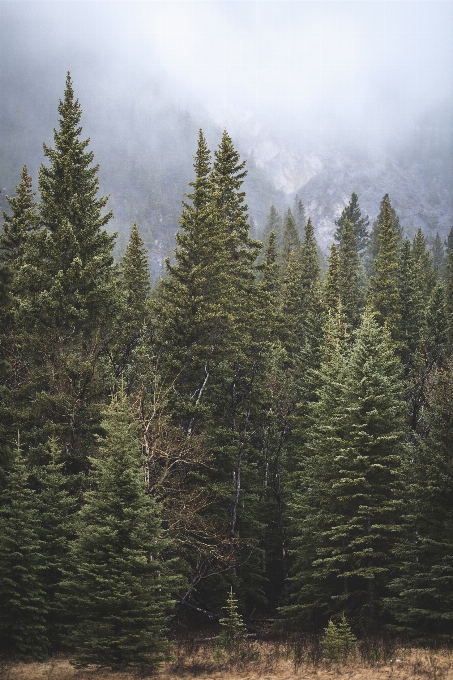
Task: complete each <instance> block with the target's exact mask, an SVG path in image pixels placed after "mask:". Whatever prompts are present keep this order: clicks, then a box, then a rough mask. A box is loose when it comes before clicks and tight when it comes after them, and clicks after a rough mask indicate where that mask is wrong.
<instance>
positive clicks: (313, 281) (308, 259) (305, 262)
mask: <svg viewBox="0 0 453 680" xmlns="http://www.w3.org/2000/svg"><path fill="white" fill-rule="evenodd" d="M300 262H301V266H302V288H303V291H306V292H308V291H309V290H310V288H311V287H312V286H315V285H316V286H318V285H319V282H320V279H321V267H320V265H319V257H318V244H317V242H316V238H315V230H314V227H313V224H312V221H311V218H310V217H309V218H308V220H307V223H306V225H305V229H304V240H303V242H302V245H301V253H300Z"/></svg>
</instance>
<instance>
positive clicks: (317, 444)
mask: <svg viewBox="0 0 453 680" xmlns="http://www.w3.org/2000/svg"><path fill="white" fill-rule="evenodd" d="M398 363H399V362H398V360H397V359H396V358H395V356H394V350H393V345H392V342H391V339H390V336H389V333H388V332H387V331H386V330H385V329H382V328H380V327H379V326H378V325H377V323H376V322H375V321H374V319H373V316H372V314H371V313H370V312H369V311H366V312H365V314H364V317H363V321H362V325H361V327H360V328H359V330H358V331H357V336H356V341H355V345H354V348H353V352H352V355H351V356H350V358H349V359H347V360H345V359H344V358H342V355H341V352H340V353H339V352H338V350H337V351H336V353H334V354H333V355H332V357H331V358H329V361H328V362H327V363H326V364H325V365H324V367H323V369H322V371H321V374H320V378H321V381H320V399H319V402H318V404H316V405H315V407H314V408H315V411H316V415H317V419H316V422H315V424H314V425H313V428H312V433H311V437H310V439H309V441H308V443H307V454H306V455H305V457H304V458H303V461H301V471H300V472H299V479H298V486H299V490H298V492H297V494H296V496H295V502H294V505H295V508H294V515H295V519H294V522H293V532H294V535H295V540H297V546H298V548H297V557H296V562H295V567H294V575H293V581H294V589H295V596H296V603H295V605H294V606H293V607H292V612H293V614H298V615H299V616H300V615H301V614H302V613H303V612H311V613H312V616H315V615H317V616H326V615H327V616H329V615H332V614H333V613H339V612H341V611H345V612H347V613H348V616H349V617H350V618H351V619H352V620H354V621H356V623H357V625H359V626H360V627H361V629H362V630H364V631H371V630H377V629H378V628H379V626H380V625H381V624H382V615H383V611H382V607H383V598H384V597H385V596H386V595H387V584H388V582H389V578H390V577H391V575H392V572H393V570H394V566H393V553H392V549H393V547H394V545H395V541H396V537H397V536H398V533H399V532H400V530H401V527H400V522H399V515H400V513H401V499H400V497H401V481H400V479H401V474H400V470H401V464H402V459H403V458H404V457H405V444H404V438H405V434H406V433H405V409H404V402H403V399H402V391H403V388H402V382H401V376H400V369H399V365H398ZM288 611H289V613H291V608H290V609H289V610H288Z"/></svg>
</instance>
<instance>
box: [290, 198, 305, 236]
mask: <svg viewBox="0 0 453 680" xmlns="http://www.w3.org/2000/svg"><path fill="white" fill-rule="evenodd" d="M293 214H294V220H295V222H296V225H297V231H298V234H299V238H300V239H302V237H303V234H304V229H305V225H306V223H307V216H306V214H305V208H304V205H303V203H302V201H301V200H300V198H299V196H297V194H296V196H295V197H294V208H293Z"/></svg>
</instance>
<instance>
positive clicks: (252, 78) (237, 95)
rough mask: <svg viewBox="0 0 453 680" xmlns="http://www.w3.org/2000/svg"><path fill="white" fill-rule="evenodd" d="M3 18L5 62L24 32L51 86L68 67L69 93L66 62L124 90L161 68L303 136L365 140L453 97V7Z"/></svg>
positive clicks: (183, 96)
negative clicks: (12, 47) (339, 134)
mask: <svg viewBox="0 0 453 680" xmlns="http://www.w3.org/2000/svg"><path fill="white" fill-rule="evenodd" d="M0 12H1V14H0V32H1V35H0V44H1V48H0V49H1V64H4V65H5V66H0V68H2V70H3V69H4V68H10V69H11V68H12V67H13V68H14V67H15V66H16V67H17V66H18V64H17V59H18V56H16V64H11V63H9V62H8V59H7V55H6V54H5V53H6V51H7V50H8V49H9V44H10V40H11V38H12V37H14V39H15V40H17V41H19V42H20V45H21V52H20V57H19V59H20V58H21V57H22V59H23V62H24V63H27V62H28V63H30V60H31V61H32V62H33V65H34V64H36V63H39V64H40V67H41V74H40V77H41V78H42V79H43V80H46V79H47V78H49V77H51V78H55V77H56V75H57V74H59V82H58V86H59V87H60V89H61V81H62V79H63V73H64V71H65V70H71V72H72V73H73V75H74V80H75V82H76V84H77V86H78V88H79V89H81V90H84V89H87V87H88V88H89V87H91V86H93V85H94V83H93V82H92V79H93V78H94V77H95V78H96V79H97V82H96V87H98V88H101V89H102V88H103V87H105V85H106V84H108V85H109V87H113V88H115V89H116V91H117V94H118V95H119V96H121V95H123V96H124V97H127V96H128V95H129V94H130V92H129V91H128V87H130V85H131V80H133V81H134V82H136V80H137V78H140V77H146V76H151V77H152V78H153V80H154V81H155V82H157V83H159V85H160V86H161V87H163V88H165V90H166V91H168V92H169V93H171V95H172V96H173V97H175V98H177V100H178V101H179V102H181V103H182V104H183V105H188V106H189V107H191V108H192V107H196V106H198V105H200V104H201V105H204V106H206V107H207V108H208V110H209V111H213V112H215V115H216V118H217V119H218V121H219V122H220V123H222V122H223V120H224V121H225V122H227V121H228V119H229V117H231V112H232V110H234V109H236V110H237V108H238V107H239V108H240V109H243V110H244V111H246V112H247V113H249V114H253V116H254V117H256V119H257V121H258V123H262V124H265V125H266V126H268V127H269V128H271V129H275V130H278V131H280V132H283V131H288V132H290V133H291V134H292V135H294V136H297V134H298V133H304V132H307V131H310V132H311V133H315V134H317V133H327V134H330V133H334V134H337V133H338V132H341V133H342V134H349V135H351V136H352V137H355V138H359V139H360V138H365V137H366V136H367V135H373V136H379V135H382V134H383V133H385V132H386V133H391V132H397V133H399V132H400V131H401V130H405V129H407V127H408V126H411V125H414V124H415V123H416V121H417V120H418V119H419V117H420V116H421V115H422V114H424V113H425V112H426V111H429V110H430V109H432V108H433V107H434V106H435V105H437V104H440V103H442V104H444V105H447V106H449V107H451V105H452V88H453V77H452V76H453V73H452V66H453V39H452V36H453V3H452V2H436V1H433V2H431V1H426V2H411V1H409V2H404V1H402V2H395V1H387V2H380V1H376V2H373V1H371V2H370V1H361V2H354V1H352V2H342V1H338V2H335V1H334V2H329V1H326V2H323V1H316V2H310V1H307V2H304V1H296V2H293V1H287V2H286V1H284V0H276V1H273V0H256V1H255V0H245V1H241V0H239V1H232V0H226V1H217V2H216V1H213V0H195V1H193V0H179V1H173V0H164V1H163V2H159V1H153V0H151V1H150V2H134V1H132V2H131V1H130V2H121V1H120V2H108V1H107V2H96V1H94V2H80V1H77V2H64V1H60V2H39V1H38V2H36V1H35V2H32V3H31V2H14V1H13V2H4V1H3V2H1V3H0ZM101 67H102V68H101ZM87 81H91V82H87ZM17 85H18V87H20V82H18V83H17ZM134 94H135V91H134Z"/></svg>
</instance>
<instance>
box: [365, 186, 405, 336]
mask: <svg viewBox="0 0 453 680" xmlns="http://www.w3.org/2000/svg"><path fill="white" fill-rule="evenodd" d="M381 212H382V223H381V225H380V230H379V244H380V246H379V252H378V255H377V258H376V260H375V262H374V272H375V273H374V276H372V277H371V279H370V282H369V285H368V290H367V302H368V305H369V306H370V308H371V309H372V310H373V311H374V312H375V313H376V320H377V321H378V323H379V324H380V325H382V326H383V325H384V324H385V325H386V326H387V328H388V329H389V330H390V333H391V335H392V338H393V340H395V341H397V340H399V339H400V325H401V299H400V294H399V289H398V265H399V244H398V232H397V230H396V229H395V225H394V220H393V216H392V208H391V205H390V201H389V199H388V196H385V197H384V200H383V203H382V211H381Z"/></svg>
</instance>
